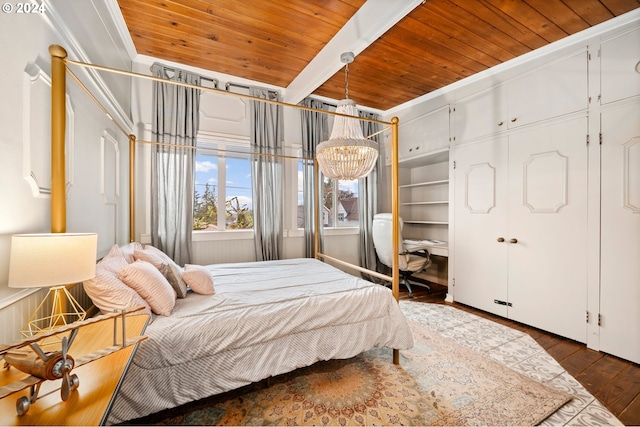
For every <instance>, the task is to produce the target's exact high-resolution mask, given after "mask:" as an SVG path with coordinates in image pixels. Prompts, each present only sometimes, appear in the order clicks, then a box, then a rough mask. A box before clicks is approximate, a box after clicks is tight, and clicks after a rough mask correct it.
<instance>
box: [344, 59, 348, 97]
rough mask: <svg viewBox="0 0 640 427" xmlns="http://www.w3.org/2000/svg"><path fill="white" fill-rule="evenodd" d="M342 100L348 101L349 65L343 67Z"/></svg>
mask: <svg viewBox="0 0 640 427" xmlns="http://www.w3.org/2000/svg"><path fill="white" fill-rule="evenodd" d="M344 98H345V99H349V64H348V63H347V64H345V66H344Z"/></svg>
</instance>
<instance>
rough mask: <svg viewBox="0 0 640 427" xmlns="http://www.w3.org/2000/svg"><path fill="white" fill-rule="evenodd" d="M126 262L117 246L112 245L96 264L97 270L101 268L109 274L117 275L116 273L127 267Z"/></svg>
mask: <svg viewBox="0 0 640 427" xmlns="http://www.w3.org/2000/svg"><path fill="white" fill-rule="evenodd" d="M127 264H128V262H127V260H126V259H125V258H124V255H123V254H122V250H121V249H120V247H119V246H118V245H113V246H112V247H111V250H110V251H109V253H108V254H106V255H105V256H104V258H102V259H101V260H100V262H98V266H97V267H98V268H102V269H104V270H107V271H109V272H111V273H114V274H116V275H117V274H118V271H119V270H120V269H121V268H122V267H124V266H125V265H127Z"/></svg>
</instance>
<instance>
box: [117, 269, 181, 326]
mask: <svg viewBox="0 0 640 427" xmlns="http://www.w3.org/2000/svg"><path fill="white" fill-rule="evenodd" d="M118 277H119V278H120V280H122V281H123V282H124V283H125V284H126V285H127V286H129V287H131V288H132V289H133V290H135V291H136V292H137V293H138V294H139V295H140V296H141V297H142V298H144V300H145V301H147V303H148V304H149V306H150V307H151V311H153V312H154V313H156V314H159V315H161V316H169V315H170V314H171V310H173V307H174V306H175V304H176V292H175V291H174V290H173V288H172V287H171V285H170V284H169V282H168V281H167V279H166V278H165V277H164V276H163V275H162V273H160V271H159V270H158V269H157V268H155V267H154V266H153V265H152V264H150V263H148V262H146V261H135V262H133V263H131V264H128V265H127V266H126V267H123V268H121V269H120V271H119V272H118Z"/></svg>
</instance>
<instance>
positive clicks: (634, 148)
mask: <svg viewBox="0 0 640 427" xmlns="http://www.w3.org/2000/svg"><path fill="white" fill-rule="evenodd" d="M638 117H640V103H639V102H636V103H634V104H627V105H626V106H623V107H618V108H616V109H612V110H609V111H607V112H604V113H602V123H601V125H602V138H603V141H602V146H601V150H602V151H601V159H602V175H601V176H602V179H601V181H602V184H601V185H602V187H601V189H602V193H601V194H602V195H601V203H602V209H601V282H600V314H601V327H600V349H601V350H602V351H605V352H607V353H611V354H614V355H616V356H619V357H622V358H624V359H627V360H631V361H634V362H636V363H640V262H639V260H640V121H638Z"/></svg>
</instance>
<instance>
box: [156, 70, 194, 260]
mask: <svg viewBox="0 0 640 427" xmlns="http://www.w3.org/2000/svg"><path fill="white" fill-rule="evenodd" d="M151 71H152V73H153V75H154V76H157V77H162V78H165V79H169V80H173V81H177V82H183V83H189V84H194V85H199V84H200V76H198V75H196V74H192V73H189V72H186V71H183V70H173V69H171V70H168V69H166V68H165V67H164V66H162V65H160V64H154V65H153V66H152V67H151ZM153 105H154V107H155V108H154V110H153V122H152V132H153V139H154V140H155V141H157V142H162V143H168V144H176V145H184V146H189V147H195V146H196V138H197V135H198V126H199V120H198V110H199V108H200V90H198V89H191V88H186V87H182V86H176V85H173V84H169V83H162V82H155V81H154V82H153ZM194 163H195V150H194V149H191V148H181V147H176V146H161V145H156V146H154V148H153V154H152V156H151V244H152V245H153V246H155V247H157V248H158V249H160V250H162V251H163V252H165V253H166V254H167V255H169V256H170V257H171V258H172V259H173V260H175V262H176V263H178V264H180V265H184V264H186V263H190V262H191V233H192V228H193V192H194V182H193V170H194Z"/></svg>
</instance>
